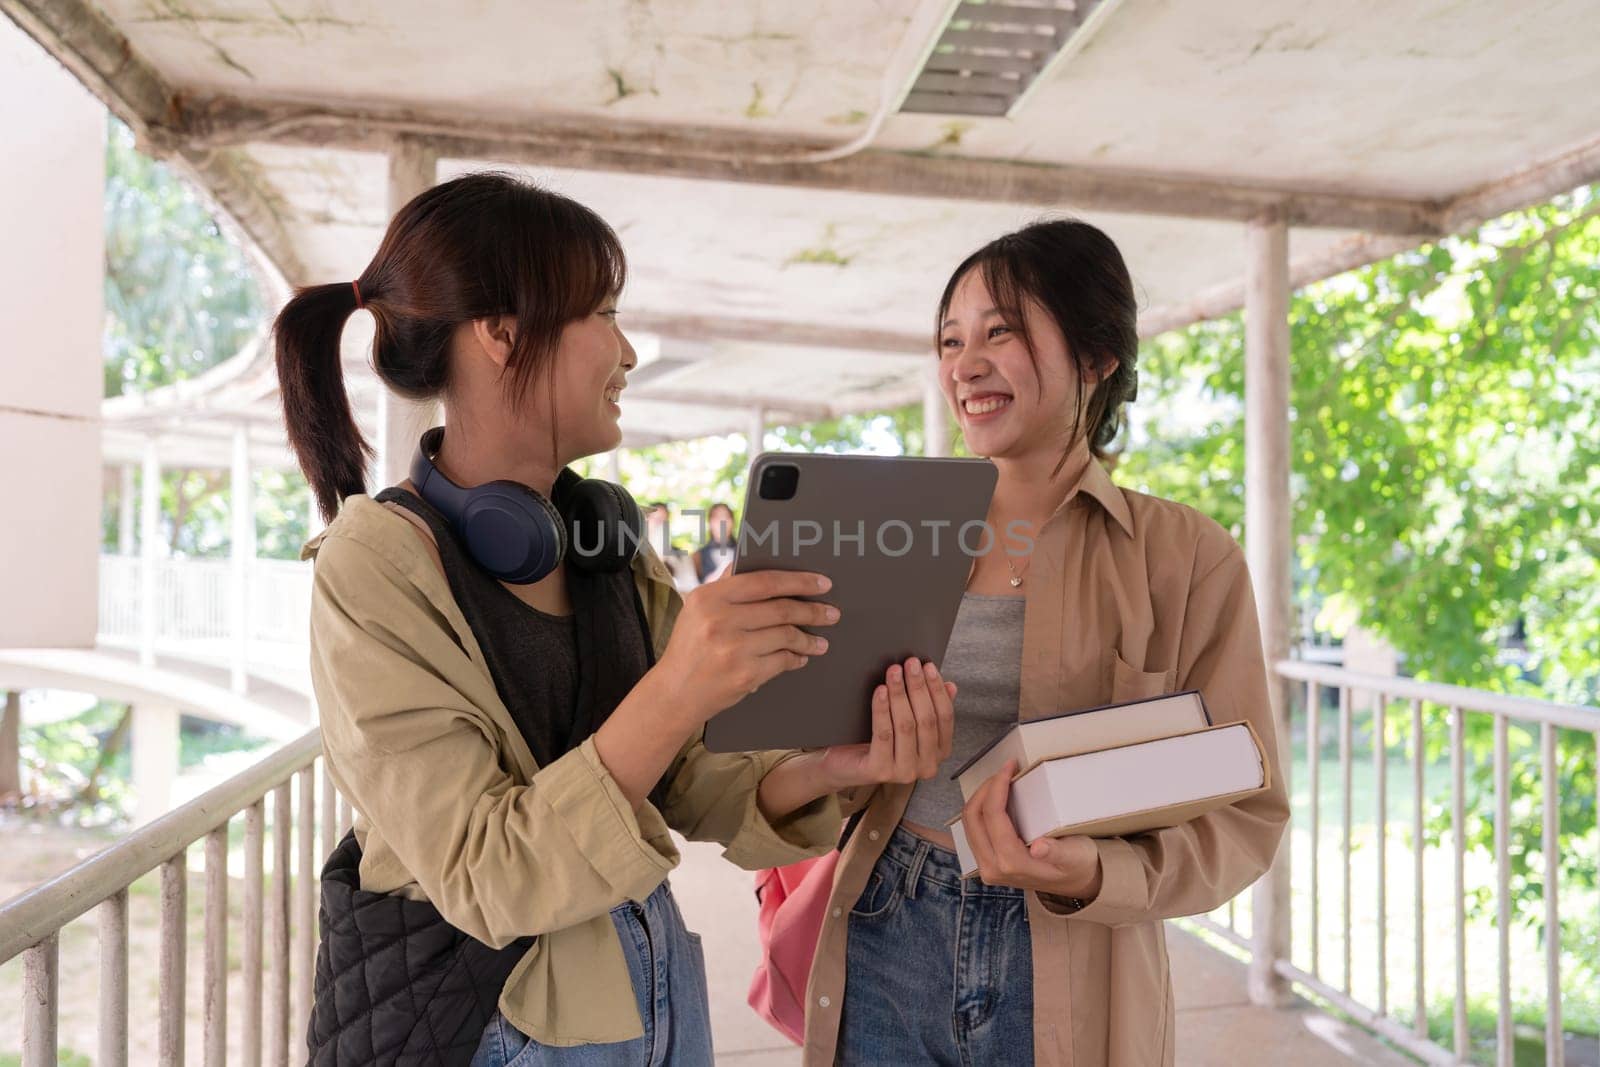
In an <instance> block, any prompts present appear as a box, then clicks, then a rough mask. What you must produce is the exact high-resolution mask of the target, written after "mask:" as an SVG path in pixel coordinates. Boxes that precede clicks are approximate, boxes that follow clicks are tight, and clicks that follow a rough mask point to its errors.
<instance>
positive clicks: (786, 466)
mask: <svg viewBox="0 0 1600 1067" xmlns="http://www.w3.org/2000/svg"><path fill="white" fill-rule="evenodd" d="M799 485H800V468H799V467H796V466H795V465H794V464H792V463H773V464H770V465H769V466H766V467H763V468H762V469H761V486H760V493H761V499H762V500H793V499H794V494H795V490H796V489H797V488H798V487H799Z"/></svg>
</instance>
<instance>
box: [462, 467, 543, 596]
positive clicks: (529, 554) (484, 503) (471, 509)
mask: <svg viewBox="0 0 1600 1067" xmlns="http://www.w3.org/2000/svg"><path fill="white" fill-rule="evenodd" d="M457 528H458V529H459V530H460V532H461V537H462V539H463V540H464V541H466V543H467V551H469V552H470V553H471V554H472V558H473V559H474V560H476V561H477V563H478V565H479V566H480V567H482V568H483V569H484V570H486V571H488V572H489V573H490V574H492V575H494V576H495V577H496V578H498V579H500V580H501V581H503V582H511V583H513V584H516V585H531V584H532V583H534V582H537V581H539V580H540V579H541V578H544V577H546V576H547V575H549V574H550V573H551V572H552V571H554V570H555V569H556V568H557V567H559V566H560V565H561V561H562V560H563V559H565V558H566V555H567V529H566V524H565V523H564V522H562V520H561V513H560V512H558V511H557V510H556V509H555V506H554V505H552V504H551V503H550V502H549V501H548V500H546V499H545V498H544V497H542V496H540V495H539V494H538V493H536V492H534V491H533V490H531V489H529V488H528V487H527V486H524V485H519V484H517V483H516V482H509V481H498V482H489V483H487V484H485V485H480V486H477V487H475V488H473V489H472V490H471V491H470V492H469V493H468V497H467V503H466V506H465V507H463V508H462V509H461V518H460V520H459V523H458V526H457Z"/></svg>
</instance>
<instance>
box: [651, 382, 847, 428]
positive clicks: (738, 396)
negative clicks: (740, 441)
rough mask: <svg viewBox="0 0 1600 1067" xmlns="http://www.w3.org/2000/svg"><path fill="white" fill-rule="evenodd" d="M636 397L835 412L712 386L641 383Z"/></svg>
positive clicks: (815, 414)
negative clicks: (671, 385)
mask: <svg viewBox="0 0 1600 1067" xmlns="http://www.w3.org/2000/svg"><path fill="white" fill-rule="evenodd" d="M628 399H632V400H642V401H652V402H654V403H657V404H682V405H684V406H686V407H700V408H716V409H717V410H718V411H750V410H751V409H753V408H765V409H767V410H769V411H773V412H782V413H784V414H788V415H798V416H800V417H801V418H804V419H812V420H820V419H831V418H833V416H834V414H835V412H834V409H833V408H832V407H830V406H829V405H827V404H819V403H816V402H814V401H809V400H796V399H795V398H794V397H792V396H790V397H783V396H762V395H754V394H750V393H736V392H715V391H712V390H708V389H673V388H659V389H658V388H654V387H652V386H648V385H641V386H639V391H638V393H637V394H636V395H635V396H632V397H629V398H628Z"/></svg>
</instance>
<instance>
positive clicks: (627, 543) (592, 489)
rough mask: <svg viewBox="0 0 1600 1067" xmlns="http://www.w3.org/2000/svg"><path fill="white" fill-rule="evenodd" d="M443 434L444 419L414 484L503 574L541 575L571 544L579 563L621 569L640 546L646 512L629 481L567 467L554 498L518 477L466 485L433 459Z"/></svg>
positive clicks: (514, 577)
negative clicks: (587, 474) (584, 474)
mask: <svg viewBox="0 0 1600 1067" xmlns="http://www.w3.org/2000/svg"><path fill="white" fill-rule="evenodd" d="M443 441H444V427H443V426H435V427H434V428H433V429H431V430H429V431H428V432H427V433H425V434H423V435H422V441H421V442H420V443H419V444H418V446H417V455H416V458H415V459H413V460H412V461H411V484H412V485H414V486H416V487H417V494H418V495H419V496H421V497H422V499H424V500H426V501H427V502H428V503H430V504H432V505H433V506H434V507H435V508H437V509H438V510H439V512H440V513H441V514H442V515H444V517H445V518H446V519H447V520H449V522H450V525H451V526H452V527H453V528H454V529H455V531H456V533H457V534H459V535H460V537H461V540H462V541H463V542H465V543H466V546H467V552H468V554H470V555H471V556H472V558H473V560H474V561H476V562H477V564H478V565H479V566H480V567H482V568H483V569H484V570H486V571H488V572H489V573H490V574H492V575H494V576H495V577H496V578H498V579H500V580H501V581H503V582H511V583H513V584H515V585H531V584H532V583H534V582H537V581H539V580H540V579H541V578H544V577H545V576H547V575H549V574H550V573H551V572H552V571H554V570H555V569H556V568H557V567H559V566H561V562H562V560H564V559H566V557H567V550H568V547H569V545H575V546H576V548H577V554H576V555H575V556H574V557H573V563H574V564H575V565H576V566H578V567H580V568H582V569H583V570H586V571H600V572H605V571H620V570H622V569H623V568H624V567H626V566H628V564H629V563H631V562H632V561H633V557H634V555H635V554H637V552H638V551H639V542H640V540H641V538H642V536H643V531H644V519H643V517H642V516H641V515H640V514H639V505H638V504H636V503H635V502H634V499H633V497H631V496H629V495H628V491H627V490H626V489H624V488H622V486H620V485H616V484H615V483H613V482H606V481H601V480H600V479H598V478H580V477H578V476H577V475H576V474H574V473H572V472H571V471H570V470H567V471H562V472H561V475H560V476H559V477H558V478H557V479H556V484H555V489H554V491H553V492H552V493H551V495H552V496H553V497H554V498H555V502H554V503H552V502H551V501H549V500H546V499H545V498H544V497H542V496H540V495H539V494H538V493H536V492H534V491H533V490H532V489H529V488H528V487H527V486H525V485H522V484H520V483H518V482H511V481H496V482H487V483H485V484H483V485H475V486H473V487H472V488H470V489H463V488H462V487H461V486H459V485H457V484H456V483H455V482H452V481H451V480H450V479H449V478H446V477H445V476H444V475H443V474H441V473H440V472H439V469H438V468H437V467H435V466H434V465H433V457H434V455H436V454H437V453H438V451H439V445H440V444H441V443H442V442H443ZM569 531H570V532H569Z"/></svg>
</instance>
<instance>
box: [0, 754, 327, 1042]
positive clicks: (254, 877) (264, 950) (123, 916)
mask: <svg viewBox="0 0 1600 1067" xmlns="http://www.w3.org/2000/svg"><path fill="white" fill-rule="evenodd" d="M321 751H322V739H321V735H320V734H319V732H318V731H316V730H312V731H311V732H309V733H307V734H305V735H304V736H302V737H301V738H299V739H298V740H296V741H292V742H290V743H289V744H287V745H285V746H284V747H282V748H280V749H278V750H277V751H276V752H274V753H273V754H272V755H270V756H268V757H267V758H266V759H264V760H262V761H261V762H259V763H257V764H256V765H255V766H253V767H251V768H250V769H249V770H246V771H244V772H242V773H240V774H238V775H236V776H235V777H233V778H231V779H229V780H228V781H226V782H224V783H223V784H221V785H219V786H217V787H216V788H215V789H212V790H211V791H210V792H208V793H205V794H204V795H202V796H200V797H198V798H197V799H195V800H193V801H191V802H190V803H188V804H185V805H184V806H183V807H181V808H178V809H177V810H176V811H173V812H170V813H168V814H167V815H165V816H163V817H161V818H160V819H157V820H156V821H155V822H153V823H150V824H149V825H148V826H145V827H142V828H141V829H139V830H136V831H134V832H133V833H132V834H130V835H129V836H128V837H126V838H123V839H122V840H121V841H118V842H117V843H116V844H114V845H112V846H110V847H109V848H107V849H105V850H104V851H102V852H100V853H98V854H97V855H95V856H93V857H91V858H90V859H88V860H85V861H84V862H83V863H80V864H78V865H77V866H76V867H74V868H72V869H71V870H69V871H67V872H66V873H64V874H62V875H59V876H58V877H56V878H54V879H52V880H51V881H48V882H45V883H44V884H43V885H40V886H38V887H36V888H34V889H32V890H30V891H28V892H27V893H24V894H23V895H21V896H19V897H17V898H16V899H14V900H11V901H9V902H7V903H6V904H4V905H3V906H0V963H5V962H6V961H8V960H10V959H12V958H13V957H15V956H17V955H19V954H20V955H21V956H22V957H23V1015H22V1063H23V1067H48V1065H54V1064H55V1063H56V1062H57V1052H58V1047H57V1044H58V1043H57V1026H58V1022H59V1018H60V1009H61V994H60V990H59V988H58V983H59V976H60V973H61V961H60V953H61V931H62V928H63V927H65V926H66V925H67V924H68V923H71V922H72V921H73V920H75V919H78V918H79V917H80V916H84V915H87V914H88V913H89V912H90V911H93V912H94V913H95V926H96V927H97V937H98V941H99V972H100V973H99V1004H98V1013H97V1015H98V1028H99V1036H98V1046H99V1055H98V1056H97V1057H96V1058H95V1063H96V1064H98V1065H100V1067H126V1065H127V1064H128V1061H129V1026H128V1022H129V981H128V970H129V966H128V964H129V960H128V928H129V923H128V889H129V887H130V886H131V885H132V884H133V883H134V882H135V881H137V880H138V879H139V878H141V877H142V876H144V875H146V874H149V873H150V872H152V871H156V870H159V871H160V872H161V874H160V878H161V890H160V909H161V913H160V914H161V917H160V948H159V952H158V957H157V959H156V960H155V961H154V963H155V968H156V972H157V982H156V1005H155V1007H156V1014H157V1018H158V1046H157V1047H158V1056H159V1060H160V1062H161V1063H164V1064H165V1063H183V1062H184V1044H185V1040H186V1037H187V1033H186V1030H187V1008H188V1004H187V997H186V980H185V973H186V970H187V968H188V957H189V942H190V933H189V929H188V921H187V920H188V911H189V909H188V890H189V852H190V846H191V845H195V844H196V843H197V842H199V841H200V840H201V839H202V838H204V839H205V844H204V846H203V853H204V860H203V862H204V868H203V869H204V871H205V891H204V892H205V901H204V915H203V922H204V935H203V944H204V947H203V959H202V966H203V967H204V980H203V982H202V984H201V997H202V998H203V1011H204V1016H203V1018H204V1023H203V1032H202V1035H201V1039H202V1041H203V1043H204V1050H205V1051H204V1057H203V1062H204V1063H206V1064H208V1065H211V1064H222V1063H224V1062H226V1060H227V1058H228V1051H229V1049H228V1046H229V1044H230V1041H232V1042H233V1044H234V1048H235V1050H236V1051H237V1054H238V1055H239V1056H240V1057H242V1059H243V1062H244V1063H246V1064H249V1065H259V1064H261V1063H262V1062H263V1059H262V1056H263V1044H265V1056H266V1058H265V1062H266V1063H268V1064H273V1065H287V1064H288V1063H289V1062H290V1061H291V1059H292V1060H294V1061H296V1062H298V1061H299V1060H301V1059H303V1058H304V1053H303V1052H297V1051H295V1050H297V1049H300V1048H302V1046H301V1045H300V1041H301V1040H303V1036H304V1033H305V1024H306V1020H307V1019H308V1018H309V1016H310V1010H311V990H312V982H311V980H312V968H313V965H314V960H315V953H316V944H317V937H316V926H315V924H316V921H317V918H316V917H317V880H318V872H319V871H320V869H321V863H322V860H323V858H325V857H326V856H327V855H328V854H329V853H330V852H332V851H333V848H334V846H335V845H336V844H337V842H338V838H339V837H340V836H341V835H342V834H343V833H344V832H345V831H346V830H347V829H348V828H349V826H350V819H351V812H350V809H349V807H348V805H347V804H346V803H345V802H344V800H343V799H342V798H340V797H337V796H336V794H335V792H334V788H333V783H332V781H331V779H330V778H329V777H328V774H327V769H326V765H325V764H324V765H323V767H322V774H321V790H320V801H321V804H320V807H321V813H320V816H319V814H318V800H319V790H318V788H317V785H318V783H317V778H318V773H317V766H318V764H319V763H322V762H323V761H321V759H320V756H321ZM268 794H271V796H272V805H271V807H272V816H271V821H270V825H271V834H272V849H271V852H270V860H271V863H270V868H269V867H268V865H267V862H266V857H265V856H264V854H263V852H264V847H263V846H264V843H265V840H266V835H267V828H268V818H267V802H266V798H267V795H268ZM297 810H298V814H296V811H297ZM240 816H242V817H243V818H242V822H243V824H244V825H243V830H244V833H243V845H242V853H243V855H242V856H241V857H239V859H240V861H241V862H242V874H243V878H242V881H243V885H242V887H241V888H242V892H243V894H244V898H243V908H242V909H240V915H239V922H238V926H239V930H238V935H237V941H236V943H237V944H239V945H240V949H241V952H240V963H241V965H242V966H241V973H240V979H241V980H242V983H241V984H242V991H241V992H242V995H240V996H239V997H237V998H236V999H235V1000H234V1001H233V1002H232V1003H230V998H229V996H228V946H229V940H230V936H231V934H230V922H229V912H228V891H229V883H230V881H231V879H230V876H229V870H228V868H229V852H230V845H229V830H230V827H231V826H232V825H233V823H234V820H235V819H238V818H239V817H240ZM319 831H320V846H319V844H318V838H319ZM269 870H270V875H271V877H270V880H268V877H267V875H268V872H269ZM149 964H150V961H147V960H138V961H137V964H136V965H137V966H139V967H141V968H143V967H148V966H149ZM147 974H148V971H137V972H136V973H135V977H136V978H138V979H139V981H138V982H137V983H136V984H135V986H134V988H135V990H143V989H145V988H147V986H146V983H145V981H144V979H145V977H146V975H147ZM291 981H292V986H291ZM291 988H292V990H293V994H294V995H293V998H291V995H290V994H291ZM263 993H264V994H265V1000H266V1007H267V1013H266V1019H265V1024H266V1025H265V1028H264V1029H263V1018H262V1001H263ZM79 995H80V993H79V991H77V990H72V991H69V993H68V996H69V997H72V998H77V997H78V996H79ZM141 1008H142V1005H141ZM263 1039H264V1041H263Z"/></svg>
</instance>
